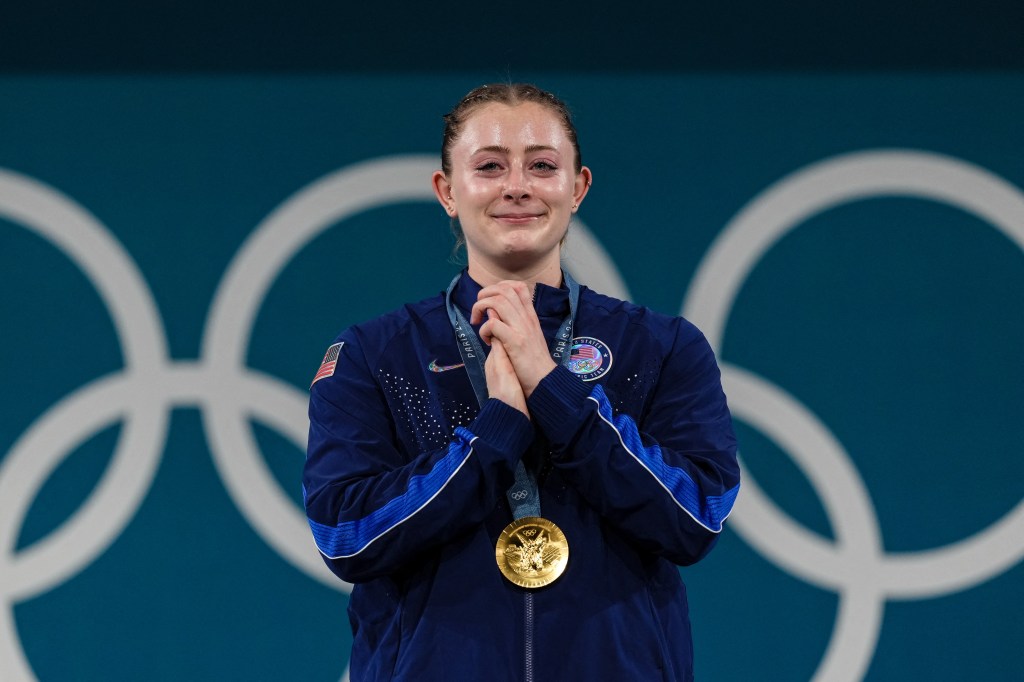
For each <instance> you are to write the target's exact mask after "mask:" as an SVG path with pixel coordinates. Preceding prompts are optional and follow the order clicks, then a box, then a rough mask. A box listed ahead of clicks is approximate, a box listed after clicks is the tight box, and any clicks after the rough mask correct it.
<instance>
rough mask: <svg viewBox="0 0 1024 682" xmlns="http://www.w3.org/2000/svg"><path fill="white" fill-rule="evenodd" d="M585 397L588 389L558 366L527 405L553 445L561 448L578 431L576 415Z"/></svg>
mask: <svg viewBox="0 0 1024 682" xmlns="http://www.w3.org/2000/svg"><path fill="white" fill-rule="evenodd" d="M588 395H590V386H588V385H587V384H585V383H583V381H581V380H580V379H578V378H577V377H576V375H575V374H573V373H572V372H570V371H569V370H568V369H566V368H565V367H563V366H561V365H559V366H558V367H556V368H554V369H553V370H551V372H549V373H548V375H547V376H546V377H544V378H543V379H541V381H540V383H539V384H537V388H535V389H534V390H533V393H531V394H530V397H529V398H528V399H527V400H526V405H527V407H528V408H529V410H530V416H532V417H533V418H534V420H535V421H536V422H537V426H539V427H540V429H541V431H543V432H544V434H545V435H546V436H547V437H548V438H549V439H550V440H551V441H552V442H553V443H556V444H560V445H564V444H565V443H567V442H568V440H569V438H571V436H572V434H574V433H575V432H576V430H577V428H578V427H579V420H578V417H576V416H575V415H577V414H578V413H579V412H580V410H581V409H582V408H583V405H584V402H585V401H586V399H587V396H588Z"/></svg>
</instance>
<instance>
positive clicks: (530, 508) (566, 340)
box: [444, 271, 580, 519]
mask: <svg viewBox="0 0 1024 682" xmlns="http://www.w3.org/2000/svg"><path fill="white" fill-rule="evenodd" d="M461 277H462V275H461V273H460V274H458V275H456V276H455V279H453V280H452V283H451V284H449V285H448V290H447V291H445V294H444V303H445V307H446V308H447V310H448V319H449V320H450V321H451V323H452V329H454V330H455V338H456V339H457V340H458V342H459V353H461V354H462V361H463V362H464V363H465V365H466V373H467V374H469V383H470V384H472V385H473V392H474V393H476V399H477V402H478V403H480V407H483V405H484V402H485V401H486V400H487V398H488V395H487V377H486V375H485V373H484V349H483V346H482V345H481V342H480V338H479V337H478V336H477V335H476V332H475V331H473V327H472V326H470V324H469V321H468V320H466V316H465V315H463V314H462V311H461V310H459V309H458V307H457V306H456V305H455V304H454V303H453V302H452V292H453V291H455V285H456V284H458V282H459V278H461ZM562 278H563V279H564V280H565V285H566V287H568V289H569V316H568V317H566V318H565V319H564V320H563V321H562V324H561V325H559V327H558V332H557V333H556V334H555V338H554V339H553V340H552V342H551V357H552V359H553V360H554V361H555V362H557V363H559V364H561V365H563V366H568V365H569V358H570V356H571V355H572V348H571V347H570V346H571V343H572V328H573V324H574V323H575V320H576V308H577V306H578V305H579V300H580V285H579V284H577V283H576V280H574V279H573V278H572V277H571V276H570V275H569V273H568V272H565V271H563V272H562ZM515 475H516V479H515V482H514V483H513V484H512V487H511V488H509V489H508V490H507V491H506V492H505V496H506V497H507V498H508V504H509V506H510V507H511V508H512V517H513V518H515V519H521V518H523V517H524V516H540V491H539V490H538V488H537V478H536V477H535V476H534V474H533V472H532V471H528V470H527V469H526V465H525V464H523V460H522V459H520V460H519V462H518V463H517V464H516V474H515Z"/></svg>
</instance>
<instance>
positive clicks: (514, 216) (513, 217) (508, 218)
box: [494, 213, 543, 223]
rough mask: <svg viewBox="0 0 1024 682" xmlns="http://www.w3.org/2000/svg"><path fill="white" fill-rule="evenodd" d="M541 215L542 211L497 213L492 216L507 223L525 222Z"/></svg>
mask: <svg viewBox="0 0 1024 682" xmlns="http://www.w3.org/2000/svg"><path fill="white" fill-rule="evenodd" d="M542 215H543V213H499V214H496V215H495V216H494V219H495V220H501V221H504V222H507V223H527V222H530V221H531V220H535V219H536V218H539V217H541V216H542Z"/></svg>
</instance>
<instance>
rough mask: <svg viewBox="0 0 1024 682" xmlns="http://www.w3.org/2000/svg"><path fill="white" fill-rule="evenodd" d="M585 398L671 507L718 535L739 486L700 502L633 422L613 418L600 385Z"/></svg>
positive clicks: (685, 475)
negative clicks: (668, 497) (671, 502)
mask: <svg viewBox="0 0 1024 682" xmlns="http://www.w3.org/2000/svg"><path fill="white" fill-rule="evenodd" d="M587 397H588V399H589V400H593V401H594V402H595V403H596V404H597V413H598V415H599V416H600V417H601V419H602V420H603V421H604V422H605V423H606V424H608V425H609V426H610V427H612V429H614V430H615V432H616V433H617V434H618V436H619V441H620V442H621V443H622V447H624V448H625V449H626V452H628V453H629V454H630V455H632V456H633V458H634V459H635V460H636V461H637V462H639V463H640V466H642V467H643V468H644V469H646V470H647V471H648V472H649V473H650V474H651V475H652V476H654V479H655V480H656V481H657V482H658V483H659V484H660V485H661V487H663V488H664V489H665V490H666V491H668V493H669V495H671V496H672V499H673V500H674V501H675V503H676V504H677V505H679V507H680V508H681V509H682V510H683V511H684V512H686V513H687V514H689V515H690V517H691V518H692V519H693V520H694V521H696V522H697V523H699V524H700V525H701V526H703V527H704V528H706V529H708V530H709V531H711V532H712V533H720V532H721V531H722V524H723V523H724V522H725V519H726V518H728V516H729V514H730V513H731V512H732V507H733V503H734V502H735V501H736V494H737V493H738V492H739V489H740V487H739V485H738V484H737V485H736V486H734V487H732V488H731V489H729V490H727V491H725V492H724V493H722V494H721V495H709V496H708V497H705V498H703V499H701V495H700V488H699V487H698V486H697V484H696V482H694V480H693V479H692V478H690V475H689V474H688V473H686V471H684V470H683V469H679V468H676V467H672V466H669V465H668V464H666V463H665V459H664V458H663V457H662V454H661V448H660V447H658V445H657V443H655V444H652V445H651V446H650V447H647V446H645V445H644V444H643V441H642V440H641V439H640V432H639V430H638V429H637V426H636V422H635V421H633V420H632V419H631V418H630V417H628V416H626V415H624V414H620V415H619V416H618V417H615V416H613V414H612V406H611V403H609V402H608V396H607V395H605V392H604V389H603V388H602V387H601V385H600V384H598V385H597V386H594V390H593V391H591V392H590V395H589V396H587Z"/></svg>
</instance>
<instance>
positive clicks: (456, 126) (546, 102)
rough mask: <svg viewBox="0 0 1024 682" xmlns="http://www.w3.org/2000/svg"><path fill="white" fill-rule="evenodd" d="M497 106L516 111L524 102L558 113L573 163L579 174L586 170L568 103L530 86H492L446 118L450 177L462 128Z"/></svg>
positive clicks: (444, 160)
mask: <svg viewBox="0 0 1024 682" xmlns="http://www.w3.org/2000/svg"><path fill="white" fill-rule="evenodd" d="M492 102H497V103H499V104H507V105H508V106H510V107H514V106H516V105H517V104H521V103H523V102H535V103H537V104H541V105H543V106H546V107H548V108H549V109H551V110H552V111H553V112H555V113H556V114H557V115H558V117H559V118H560V119H561V121H562V126H563V127H564V128H565V134H566V135H567V136H568V137H569V142H571V143H572V148H573V150H574V152H575V157H574V159H573V161H574V164H575V167H576V172H577V173H579V172H580V169H581V168H583V163H582V161H581V159H580V144H579V141H578V140H577V138H576V126H575V125H574V124H573V122H572V114H571V113H569V107H567V106H566V105H565V102H563V101H562V100H560V99H558V98H557V97H556V96H555V95H553V94H551V93H550V92H547V91H546V90H541V89H540V88H538V87H537V86H536V85H531V84H530V83H489V84H487V85H481V86H480V87H478V88H474V89H473V90H470V91H469V92H468V93H467V94H466V96H465V97H463V98H462V100H461V101H460V102H459V103H458V104H456V105H455V108H454V109H452V110H451V111H450V112H448V113H447V114H445V115H444V137H443V138H442V140H441V170H442V171H444V174H445V175H446V176H450V175H451V172H452V159H451V148H452V145H453V144H454V143H455V140H457V139H458V137H459V134H460V133H461V132H462V125H463V124H464V123H465V122H466V119H467V118H469V116H470V115H471V114H472V113H473V112H474V111H475V110H476V109H477V108H478V107H481V106H483V105H485V104H490V103H492Z"/></svg>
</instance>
